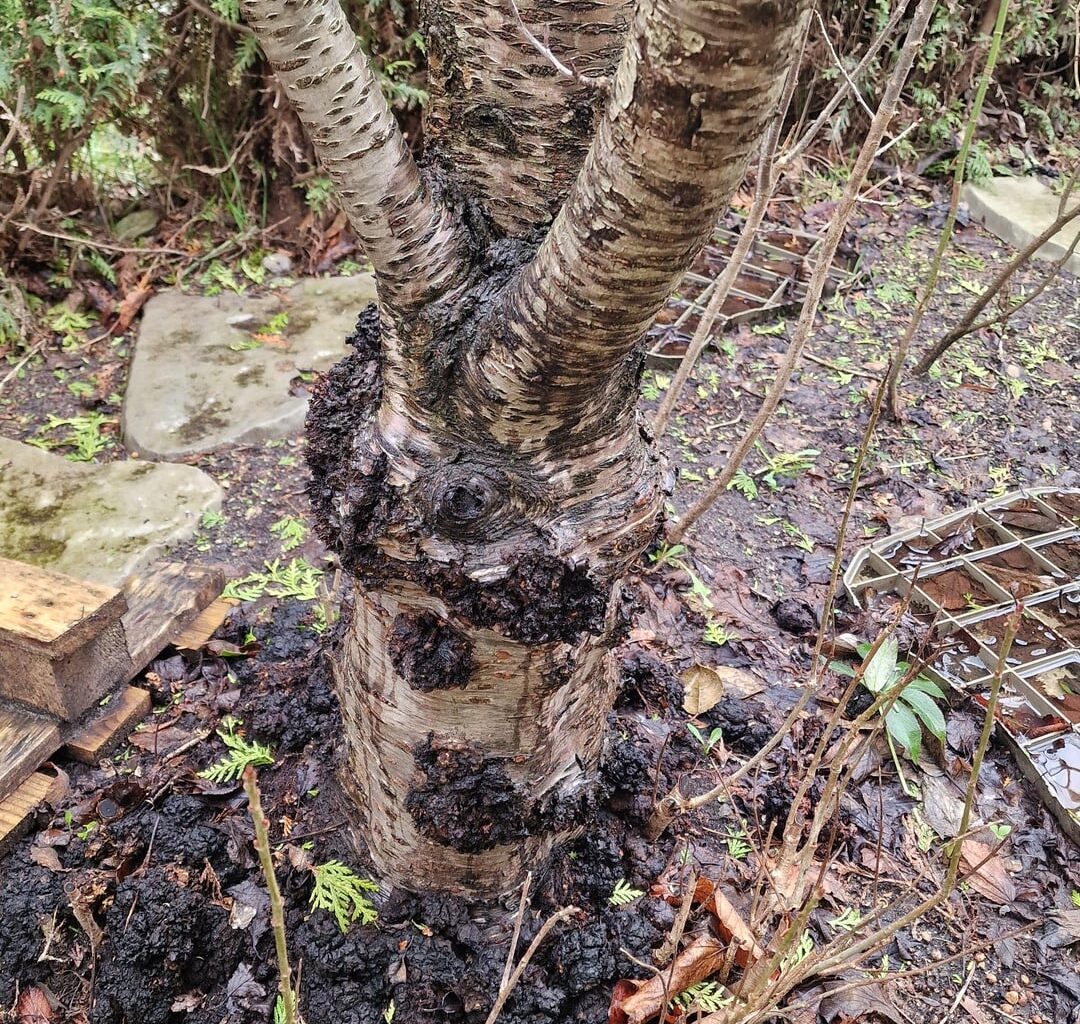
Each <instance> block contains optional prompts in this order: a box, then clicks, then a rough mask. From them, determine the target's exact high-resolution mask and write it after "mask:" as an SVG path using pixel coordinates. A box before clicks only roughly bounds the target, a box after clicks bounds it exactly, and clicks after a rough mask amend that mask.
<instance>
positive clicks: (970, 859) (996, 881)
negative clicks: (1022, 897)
mask: <svg viewBox="0 0 1080 1024" xmlns="http://www.w3.org/2000/svg"><path fill="white" fill-rule="evenodd" d="M992 851H993V847H991V846H987V844H986V843H980V842H979V841H978V840H977V839H965V840H964V841H963V843H961V844H960V867H961V869H962V871H963V872H964V873H965V874H966V878H965V881H966V882H967V884H968V885H969V886H971V888H972V889H974V890H975V892H977V893H979V895H980V896H984V897H985V898H986V899H988V900H990V901H991V902H992V903H997V904H1001V905H1004V904H1011V903H1012V902H1013V900H1014V899H1016V883H1015V882H1013V880H1012V877H1011V876H1010V875H1009V873H1008V871H1007V870H1006V869H1005V861H1004V860H1002V859H1001V857H1000V856H998V855H997V854H996V853H993V852H992ZM984 861H985V863H983V862H984ZM976 865H980V867H979V869H978V871H974V872H972V869H973V868H974V867H975V866H976Z"/></svg>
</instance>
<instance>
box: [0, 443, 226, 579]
mask: <svg viewBox="0 0 1080 1024" xmlns="http://www.w3.org/2000/svg"><path fill="white" fill-rule="evenodd" d="M221 497H222V492H221V488H220V487H219V486H218V484H217V483H215V482H214V480H213V479H212V478H211V477H209V476H208V475H207V474H206V473H204V472H203V471H202V470H201V469H196V468H195V467H194V466H180V465H165V464H161V463H155V462H144V461H143V460H142V459H130V460H127V461H125V462H108V463H103V464H94V463H81V462H69V461H68V460H67V459H65V458H64V457H63V456H61V455H54V454H53V453H51V452H45V451H42V450H41V449H40V448H35V447H33V446H32V445H28V444H22V443H20V442H18V441H12V440H9V439H8V438H3V437H0V557H3V558H11V559H16V560H18V561H22V562H29V563H30V564H31V565H39V566H41V567H43V568H46V569H52V570H54V571H56V572H63V573H67V575H69V576H74V577H76V578H78V579H83V580H91V581H93V582H96V583H106V584H111V585H113V586H117V585H119V584H120V583H121V581H123V580H124V579H125V578H126V577H127V576H129V575H130V574H131V573H133V572H136V571H138V570H139V569H141V568H143V567H145V566H146V565H148V564H149V563H150V562H152V561H153V560H154V559H156V558H157V557H158V556H159V555H161V554H162V553H164V552H165V551H166V550H167V549H168V548H169V547H170V546H172V545H175V544H178V543H180V542H182V541H184V540H187V539H188V538H189V537H191V536H192V535H193V534H194V533H195V531H196V530H197V529H198V527H199V519H200V517H201V516H202V513H203V512H204V511H206V510H208V509H212V510H215V511H216V510H217V509H219V508H220V507H221Z"/></svg>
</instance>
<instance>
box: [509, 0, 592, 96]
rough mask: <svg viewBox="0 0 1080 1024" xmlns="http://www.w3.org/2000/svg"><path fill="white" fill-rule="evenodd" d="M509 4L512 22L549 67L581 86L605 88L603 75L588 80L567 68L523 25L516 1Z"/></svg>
mask: <svg viewBox="0 0 1080 1024" xmlns="http://www.w3.org/2000/svg"><path fill="white" fill-rule="evenodd" d="M509 4H510V10H511V11H513V13H514V20H515V21H516V22H517V26H518V28H519V29H520V30H521V34H522V35H523V36H524V37H525V38H526V39H527V40H528V41H529V44H530V45H531V46H532V48H533V49H534V50H536V52H537V53H539V54H540V55H541V56H542V57H544V58H546V59H547V61H548V62H549V63H550V64H551V66H552V67H553V68H554V69H555V70H556V71H558V72H559V74H560V75H562V76H563V78H572V79H573V80H574V81H575V82H580V83H581V84H582V85H587V86H589V87H590V88H592V89H604V88H606V87H607V84H608V80H607V78H606V77H605V76H604V75H598V76H597V77H595V78H590V77H588V76H587V75H583V74H581V73H580V72H579V71H575V70H574V69H573V68H572V67H569V66H568V65H566V64H564V63H563V62H562V61H561V60H559V58H558V57H556V56H555V54H554V53H553V52H552V50H551V47H550V46H545V45H544V44H543V43H542V42H541V41H540V40H539V39H537V37H536V34H535V33H534V32H533V31H532V30H531V29H530V28H529V26H528V25H526V24H525V21H524V19H523V18H522V17H521V11H520V10H518V5H517V0H509Z"/></svg>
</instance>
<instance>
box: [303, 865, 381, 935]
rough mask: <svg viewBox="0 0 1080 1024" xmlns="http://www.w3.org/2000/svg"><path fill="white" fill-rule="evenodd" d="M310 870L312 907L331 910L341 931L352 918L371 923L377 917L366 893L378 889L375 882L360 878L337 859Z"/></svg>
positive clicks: (313, 908) (377, 914)
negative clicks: (312, 877)
mask: <svg viewBox="0 0 1080 1024" xmlns="http://www.w3.org/2000/svg"><path fill="white" fill-rule="evenodd" d="M311 873H312V875H313V876H314V877H315V886H314V888H313V889H312V890H311V908H312V910H325V911H327V912H328V913H330V914H333V915H334V920H335V921H337V924H338V927H339V928H340V929H341V930H342V931H343V932H347V931H348V930H349V925H351V924H352V923H353V922H354V921H359V922H360V923H361V924H374V922H375V921H376V920H377V919H378V916H379V912H378V911H377V910H376V909H375V906H374V904H373V903H372V902H371V901H370V900H369V899H368V898H367V895H366V894H367V893H369V892H378V891H379V886H378V884H377V883H376V882H373V881H371V879H370V878H361V877H360V876H359V875H358V874H356V872H355V871H353V869H352V868H350V867H349V866H348V865H347V864H343V863H342V862H341V861H339V860H328V861H327V862H326V863H325V864H317V865H316V866H315V867H313V868H312V869H311Z"/></svg>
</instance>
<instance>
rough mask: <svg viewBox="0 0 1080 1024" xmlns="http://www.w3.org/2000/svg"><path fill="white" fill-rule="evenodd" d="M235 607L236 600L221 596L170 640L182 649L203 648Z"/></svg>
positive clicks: (195, 649) (193, 649) (194, 649)
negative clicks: (228, 599)
mask: <svg viewBox="0 0 1080 1024" xmlns="http://www.w3.org/2000/svg"><path fill="white" fill-rule="evenodd" d="M235 607H236V604H235V603H234V602H232V601H227V600H226V599H225V598H223V597H219V598H218V599H217V600H216V601H215V602H214V603H213V604H210V605H207V606H206V608H204V609H203V610H202V611H201V612H200V613H199V616H198V618H196V619H194V620H193V621H191V622H189V623H188V624H187V625H186V626H185V627H184V628H183V629H182V630H181V631H180V632H179V633H177V634H176V636H174V637H173V638H172V640H171V641H170V642H171V643H172V644H173V645H174V646H175V647H179V648H180V650H182V651H198V650H201V649H202V647H203V646H204V645H205V644H206V642H207V641H208V640H209V639H210V638H211V637H212V636H213V635H214V634H215V633H216V632H217V630H218V627H219V626H220V625H221V624H222V623H223V622H224V621H225V620H226V619H227V618H228V616H229V612H231V611H232V610H233V609H234V608H235Z"/></svg>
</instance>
